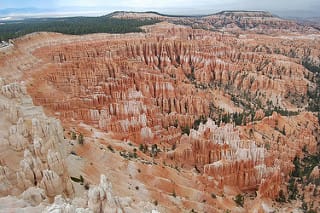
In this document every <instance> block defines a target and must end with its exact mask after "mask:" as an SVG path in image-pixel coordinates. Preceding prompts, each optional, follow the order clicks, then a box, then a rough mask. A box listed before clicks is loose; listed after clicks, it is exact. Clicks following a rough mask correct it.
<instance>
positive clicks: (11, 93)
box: [0, 80, 74, 203]
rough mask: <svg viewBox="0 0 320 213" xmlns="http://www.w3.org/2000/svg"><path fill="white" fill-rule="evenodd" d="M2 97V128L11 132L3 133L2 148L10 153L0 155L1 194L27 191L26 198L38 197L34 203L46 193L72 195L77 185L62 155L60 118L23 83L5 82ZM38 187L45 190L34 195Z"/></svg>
mask: <svg viewBox="0 0 320 213" xmlns="http://www.w3.org/2000/svg"><path fill="white" fill-rule="evenodd" d="M2 82H4V80H2ZM0 100H1V111H0V113H1V114H2V116H3V120H2V121H1V132H7V133H6V134H2V135H1V136H2V137H3V139H4V140H3V141H4V142H2V143H1V147H0V150H2V152H4V151H5V152H9V153H10V155H8V156H7V157H6V155H4V154H1V155H0V160H1V179H2V181H1V185H2V187H1V195H2V196H5V195H17V194H19V193H22V192H23V197H25V198H26V200H28V199H29V198H30V197H33V198H32V199H35V200H31V201H30V202H31V203H35V202H38V203H39V202H40V201H39V200H40V199H42V197H46V196H48V197H51V198H53V197H54V196H56V195H58V194H64V195H66V196H72V195H73V193H74V191H73V186H72V184H71V182H70V179H69V176H68V173H67V170H66V167H65V164H64V161H63V160H62V157H61V153H64V151H62V152H61V150H60V146H61V143H63V142H64V139H63V130H62V127H61V124H60V122H59V121H58V120H56V119H53V118H48V117H46V116H45V115H44V113H43V111H42V109H41V108H40V107H35V106H33V105H32V100H31V98H30V97H29V96H27V95H26V90H25V87H24V86H23V85H21V84H19V83H11V84H5V83H2V87H1V93H0ZM12 162H17V164H18V165H15V164H13V163H12ZM19 162H20V164H19ZM19 165H20V166H19ZM34 187H39V188H40V189H37V190H38V191H39V190H42V191H41V193H39V195H37V196H38V197H37V196H33V195H30V194H32V193H33V191H34V190H33V188H34ZM30 190H31V191H30ZM32 190H33V191H32ZM37 190H36V191H34V192H38V191H37ZM27 197H29V198H27Z"/></svg>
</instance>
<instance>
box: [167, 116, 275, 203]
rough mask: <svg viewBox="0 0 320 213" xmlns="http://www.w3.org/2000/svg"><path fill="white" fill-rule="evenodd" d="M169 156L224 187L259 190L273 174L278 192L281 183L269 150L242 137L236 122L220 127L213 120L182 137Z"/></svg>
mask: <svg viewBox="0 0 320 213" xmlns="http://www.w3.org/2000/svg"><path fill="white" fill-rule="evenodd" d="M167 158H169V159H171V160H173V161H174V162H178V164H179V165H181V166H182V167H189V168H190V167H191V168H192V167H194V168H196V169H197V170H199V171H200V172H201V171H202V172H203V173H204V174H207V175H208V176H211V177H214V178H215V179H216V180H217V181H218V182H219V187H221V188H223V186H224V185H229V186H235V187H239V188H240V189H241V190H248V189H258V188H259V186H260V187H261V186H262V187H263V185H264V182H265V181H266V180H267V179H269V178H270V177H272V176H276V177H277V178H276V181H275V182H274V183H273V184H275V186H274V190H275V191H277V188H279V186H280V184H281V177H280V165H277V164H278V163H276V162H273V163H271V162H270V153H268V152H267V150H266V149H265V148H264V147H263V146H261V147H259V146H258V145H257V144H256V143H255V142H254V141H250V140H240V137H239V132H238V130H237V129H236V128H234V127H233V125H231V124H227V125H225V126H222V127H218V126H217V125H215V124H214V122H213V121H212V120H211V119H209V120H208V121H207V123H206V124H200V126H199V129H198V130H197V131H196V130H193V129H192V130H191V131H190V135H189V136H186V135H185V136H183V137H182V138H181V139H180V142H179V143H178V144H177V148H176V149H175V150H174V151H171V152H169V153H167ZM265 194H267V193H266V192H265ZM268 195H270V194H268ZM273 196H275V195H273ZM271 197H272V196H271Z"/></svg>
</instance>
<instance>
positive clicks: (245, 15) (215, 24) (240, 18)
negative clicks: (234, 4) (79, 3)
mask: <svg viewBox="0 0 320 213" xmlns="http://www.w3.org/2000/svg"><path fill="white" fill-rule="evenodd" d="M111 15H112V17H114V18H120V19H153V20H159V21H168V22H171V23H178V24H184V25H189V26H193V27H194V28H203V29H212V30H220V31H226V32H233V33H243V32H244V31H246V33H263V34H270V33H272V34H275V33H276V34H279V33H292V32H300V33H306V32H308V33H315V32H318V30H317V27H316V25H315V24H309V26H308V25H307V23H306V24H302V23H301V24H299V23H296V22H294V21H291V20H285V19H282V18H279V17H277V16H274V15H272V14H271V13H269V12H264V11H222V12H219V13H216V14H212V15H208V16H199V17H192V16H190V17H179V16H166V15H163V14H159V13H153V12H149V13H148V12H146V13H133V12H115V13H113V14H111ZM312 26H315V27H312Z"/></svg>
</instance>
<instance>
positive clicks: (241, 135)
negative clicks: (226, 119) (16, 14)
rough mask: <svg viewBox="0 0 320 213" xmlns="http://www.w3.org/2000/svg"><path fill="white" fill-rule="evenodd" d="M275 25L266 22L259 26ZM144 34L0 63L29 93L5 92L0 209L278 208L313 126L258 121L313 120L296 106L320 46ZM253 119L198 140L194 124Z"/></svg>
mask: <svg viewBox="0 0 320 213" xmlns="http://www.w3.org/2000/svg"><path fill="white" fill-rule="evenodd" d="M222 15H223V16H226V20H228V21H229V19H232V20H234V17H232V16H230V17H229V15H228V14H222ZM239 16H243V17H247V16H248V17H251V16H252V14H241V15H239ZM156 18H159V17H158V16H157V17H156ZM204 18H205V17H204ZM207 19H210V20H214V18H212V17H207ZM253 19H257V20H260V18H259V17H253ZM273 19H274V18H273V17H268V18H266V20H260V21H261V24H260V25H259V27H261V28H263V26H264V24H265V21H266V22H268V24H270V23H272V20H273ZM268 20H269V21H268ZM270 21H271V22H270ZM213 22H214V21H213ZM242 22H243V23H244V24H252V23H249V22H248V20H246V18H243V19H241V24H243V23H242ZM269 22H270V23H269ZM144 29H145V32H146V33H140V34H126V35H106V34H97V35H86V36H66V35H59V34H50V33H39V34H34V35H29V36H26V37H24V38H21V39H17V40H16V42H15V46H14V47H13V49H12V53H8V55H6V56H4V57H3V58H1V60H0V65H1V68H0V72H1V75H2V73H3V76H8V77H10V79H14V80H18V81H20V80H21V79H23V80H25V81H26V82H25V84H26V86H27V91H26V90H25V89H24V87H23V86H21V84H19V83H8V82H5V81H4V80H1V81H0V85H1V95H0V96H1V98H0V100H1V101H0V109H1V112H0V115H1V117H3V118H5V119H3V120H1V121H0V122H1V125H0V131H1V134H0V135H1V136H0V141H1V146H0V162H1V164H0V165H1V167H0V179H1V180H2V181H1V182H0V184H1V186H0V195H1V196H7V195H8V196H7V197H5V198H1V199H0V207H3V208H4V209H6V208H7V209H10V208H13V207H12V206H14V205H16V206H20V207H21V208H24V207H26V208H27V207H30V206H38V205H39V204H40V203H42V204H40V205H39V206H38V207H39V208H40V210H41V211H42V210H43V211H44V209H46V210H45V211H48V212H52V211H55V210H58V211H65V212H77V211H78V212H86V211H87V212H90V211H93V212H108V211H109V210H110V211H112V212H141V211H142V210H141V209H147V211H149V212H150V211H151V210H152V209H157V207H155V205H156V204H158V202H159V206H161V205H164V206H165V207H166V208H165V212H177V211H184V210H185V211H190V209H195V210H197V211H198V212H219V211H220V212H224V211H225V210H227V209H235V210H237V211H238V210H239V211H241V210H243V209H240V207H237V206H236V205H237V204H236V203H235V202H234V201H233V200H234V197H235V196H236V195H237V194H238V193H243V192H247V193H251V192H253V191H256V192H257V195H258V196H257V197H256V199H255V201H257V203H258V204H259V208H260V209H267V207H265V206H266V205H267V204H266V203H264V201H265V200H268V199H269V198H275V197H277V196H278V192H279V189H280V187H282V188H283V186H284V185H283V183H284V181H286V180H288V175H289V174H290V173H291V172H292V171H293V169H294V166H293V164H292V161H293V159H294V158H295V156H302V155H303V152H302V149H304V148H305V147H307V148H306V149H307V151H308V152H310V153H315V152H317V134H318V133H317V132H318V130H319V123H318V120H317V118H316V117H315V116H314V114H312V113H308V112H302V113H300V114H299V115H297V116H291V117H286V116H281V115H280V114H277V113H274V114H272V116H269V117H265V115H266V113H265V110H266V109H268V107H280V108H283V109H290V110H292V111H297V112H298V110H304V108H306V107H307V100H303V97H307V96H306V95H307V93H308V92H310V89H312V88H313V87H315V83H314V82H312V81H313V78H314V74H313V73H311V72H309V71H308V70H307V69H305V68H304V67H303V66H302V65H301V61H302V60H303V59H304V58H305V57H311V58H313V59H314V60H316V59H317V56H318V55H319V51H318V48H317V47H318V44H319V40H320V39H319V38H320V37H319V36H318V35H308V36H302V35H299V36H297V35H286V36H272V37H271V36H266V35H255V34H251V33H250V34H245V35H244V34H243V35H240V36H237V35H232V34H227V33H225V34H223V33H216V32H209V31H204V30H195V29H191V28H190V27H186V26H178V25H173V24H169V23H160V24H157V25H154V26H148V27H144ZM10 56H11V57H10ZM12 70H14V71H17V73H19V75H17V76H15V74H14V73H15V72H12ZM22 75H23V77H21V76H22ZM10 82H14V81H10ZM308 90H309V91H308ZM27 92H28V93H29V94H30V95H31V97H32V99H33V101H34V103H35V104H36V105H39V106H40V105H41V106H43V107H44V111H45V112H46V113H47V115H52V116H55V117H56V118H59V119H61V121H62V124H63V126H64V128H66V130H67V131H66V132H65V133H66V135H65V136H66V137H69V136H70V135H68V133H70V131H76V132H77V134H78V133H79V132H80V133H83V135H84V137H85V142H84V144H82V145H80V144H77V143H76V142H75V141H71V142H70V141H65V140H64V139H63V131H62V127H61V125H60V123H59V121H58V120H56V119H53V118H48V117H46V116H45V115H44V113H43V111H42V109H41V107H35V106H33V104H32V100H31V98H30V97H29V96H28V95H27V94H26V93H27ZM299 98H300V99H299ZM305 99H307V98H305ZM248 110H250V111H252V112H250V115H247V114H244V117H243V119H242V120H241V122H240V123H241V125H242V126H239V124H238V126H237V127H235V126H234V124H233V123H232V122H231V123H232V124H223V122H222V123H221V124H220V122H219V125H216V124H215V123H214V122H213V121H212V120H210V119H208V121H207V122H206V123H205V124H200V125H199V128H198V130H194V129H192V128H196V127H197V125H195V124H196V123H197V122H199V119H200V120H201V118H209V117H211V118H214V119H216V118H221V117H223V116H226V115H228V114H227V112H230V113H233V112H239V113H241V112H247V111H248ZM220 120H223V119H220ZM189 131H190V134H189V135H188V134H185V133H189ZM117 139H121V140H117ZM64 142H67V143H68V142H69V143H68V144H69V147H72V148H70V149H69V148H66V147H67V146H65V145H64ZM140 144H141V145H142V146H139V145H140ZM151 144H153V146H152V145H151ZM156 144H157V145H158V146H157V147H156V148H154V147H155V146H154V145H156ZM5 150H6V152H5ZM8 150H9V151H8ZM169 150H170V151H169ZM69 153H71V154H70V155H67V154H69ZM71 155H72V157H70V156H71ZM66 156H68V160H69V161H70V164H69V167H68V164H67V163H66V162H65V161H64V160H63V159H65V157H66ZM70 165H71V166H74V167H75V168H76V169H77V170H79V172H74V171H73V174H72V175H76V176H77V177H78V175H79V174H81V175H83V176H84V178H85V180H86V181H87V183H96V184H97V185H96V186H94V185H90V184H89V185H90V187H89V188H90V189H89V191H88V192H87V191H86V192H85V193H84V195H79V194H76V196H77V198H74V199H71V198H72V196H73V194H74V191H75V193H76V192H77V188H76V190H73V187H72V185H71V184H70V179H69V176H68V172H67V170H66V169H68V170H69V172H70V170H71V171H72V169H70V167H71V166H70ZM67 167H68V168H67ZM76 169H75V170H76ZM109 173H110V174H111V175H108V174H109ZM100 174H105V175H107V176H108V177H109V178H110V177H111V179H113V185H114V186H115V187H114V188H113V190H112V187H111V180H107V179H108V178H105V176H102V177H101V180H100V184H99V183H98V179H99V177H100ZM317 175H318V173H317V170H315V171H314V172H312V177H314V176H315V177H316V176H317ZM114 182H116V183H117V184H116V185H115V183H114ZM133 184H135V185H133ZM79 185H80V184H79ZM74 186H77V185H75V184H74ZM81 188H83V186H82V187H81ZM315 189H317V188H316V187H315ZM80 191H81V190H80ZM113 191H116V192H120V193H123V194H125V195H127V196H128V197H117V196H115V195H114V194H113ZM132 191H133V192H132ZM81 192H84V189H83V190H82V191H81ZM212 193H214V194H212ZM56 195H62V196H58V197H57V196H56ZM121 195H122V194H121ZM14 196H18V197H14ZM134 196H138V197H139V198H140V197H141V198H145V199H149V200H148V201H152V202H154V203H155V204H154V205H152V204H151V203H149V202H141V199H140V200H139V199H136V198H137V197H136V198H135V197H134ZM130 197H131V198H130ZM214 197H215V198H214ZM312 199H314V198H312ZM137 200H138V201H139V202H137ZM5 202H7V203H8V205H6V206H5V205H3V203H5ZM50 202H53V204H49V203H50ZM247 202H248V203H249V204H248V205H250V202H251V201H250V199H249V198H248V199H246V203H247ZM159 206H158V207H159ZM267 206H268V205H267ZM270 206H271V205H270ZM264 207H265V208H264ZM244 208H245V210H248V209H250V208H251V207H250V206H244ZM270 208H271V207H270ZM245 210H243V211H245ZM266 211H267V210H266Z"/></svg>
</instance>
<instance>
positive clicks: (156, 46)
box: [28, 24, 312, 143]
mask: <svg viewBox="0 0 320 213" xmlns="http://www.w3.org/2000/svg"><path fill="white" fill-rule="evenodd" d="M147 30H148V31H149V32H150V33H149V34H148V35H146V38H147V39H148V40H147V41H146V40H145V38H143V39H142V38H139V37H137V38H136V37H133V38H124V39H114V38H111V39H110V40H108V41H103V42H101V41H88V42H84V43H77V42H75V43H71V44H68V45H64V46H58V45H57V46H53V47H51V48H50V49H48V48H39V49H38V50H37V51H36V52H35V55H36V56H37V57H40V58H42V60H44V61H45V62H46V63H47V66H46V68H44V69H42V70H41V71H40V72H37V73H36V74H35V76H34V82H33V83H32V84H33V85H37V87H33V86H31V87H29V88H28V89H29V91H30V92H31V94H32V95H33V98H34V101H35V103H36V104H39V105H43V106H46V108H47V109H50V111H52V112H56V113H57V114H58V115H59V116H60V118H61V119H65V118H66V119H71V118H72V119H75V120H78V121H80V120H81V121H85V122H86V123H88V124H91V125H94V126H95V127H98V128H100V129H103V130H106V131H108V132H113V133H114V134H115V137H121V138H122V139H124V138H126V139H130V140H133V141H135V142H137V143H142V142H146V141H154V142H158V141H163V140H165V139H163V138H161V137H159V135H160V134H163V135H166V134H168V133H166V131H165V129H164V128H167V127H168V126H173V125H174V124H175V123H177V124H178V125H179V126H189V127H191V126H192V124H193V121H194V119H195V118H197V117H199V116H200V115H204V116H208V115H209V114H210V113H214V111H213V112H212V110H211V111H210V107H209V106H210V104H212V103H213V97H214V94H213V93H212V90H211V89H212V88H218V89H225V90H227V91H228V92H229V93H231V94H235V95H236V96H238V95H239V96H244V97H247V96H248V95H249V96H250V97H256V98H257V99H261V100H262V99H264V101H262V104H264V105H265V104H266V100H270V101H271V102H272V103H274V104H275V105H276V104H278V105H279V106H285V105H286V104H287V102H288V100H287V97H288V94H290V95H291V96H301V95H305V94H306V92H307V89H308V85H312V82H310V81H309V80H308V79H306V78H304V76H305V73H306V72H307V71H306V70H304V69H303V68H302V67H301V65H299V64H297V63H295V62H294V61H293V60H291V59H289V58H285V57H282V58H280V59H278V58H279V57H277V56H275V55H271V54H270V55H261V54H259V53H255V52H252V50H251V49H247V48H246V47H244V46H243V44H241V43H242V42H250V41H248V40H247V39H244V40H242V39H237V38H236V37H233V36H228V35H227V36H223V35H222V34H216V33H210V32H207V31H201V30H191V29H190V28H186V27H175V26H173V25H168V26H167V25H165V24H159V25H157V26H156V27H150V28H148V29H147ZM278 42H279V43H280V42H281V39H280V40H278ZM234 47H238V49H237V48H234ZM283 60H285V62H284V61H283ZM292 76H295V77H294V78H293V77H292ZM48 94H49V95H48ZM260 102H261V101H260ZM216 107H217V108H220V107H224V106H223V104H222V106H216ZM169 134H170V133H169ZM165 142H168V141H165Z"/></svg>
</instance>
